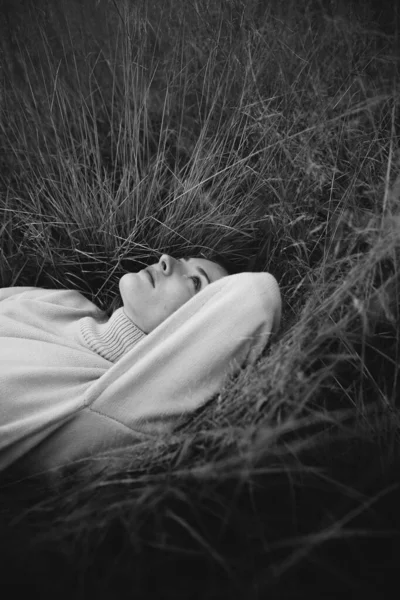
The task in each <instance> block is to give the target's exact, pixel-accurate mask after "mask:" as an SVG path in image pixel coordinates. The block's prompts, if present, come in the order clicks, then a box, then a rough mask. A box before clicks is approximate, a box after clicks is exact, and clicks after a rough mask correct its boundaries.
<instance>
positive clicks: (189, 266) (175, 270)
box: [119, 254, 228, 333]
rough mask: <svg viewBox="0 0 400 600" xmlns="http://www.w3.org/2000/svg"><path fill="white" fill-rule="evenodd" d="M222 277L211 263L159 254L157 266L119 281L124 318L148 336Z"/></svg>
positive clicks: (219, 271)
mask: <svg viewBox="0 0 400 600" xmlns="http://www.w3.org/2000/svg"><path fill="white" fill-rule="evenodd" d="M226 275H228V273H227V271H226V270H225V269H224V268H223V267H221V266H220V265H219V264H217V263H215V262H212V261H211V260H206V259H205V258H180V259H176V258H172V256H169V255H168V254H163V255H162V256H161V258H160V260H159V261H158V263H156V264H154V265H151V266H150V267H146V268H145V269H142V270H141V271H139V272H138V273H126V274H125V275H123V276H122V277H121V279H120V281H119V290H120V293H121V298H122V302H123V305H124V311H125V314H126V316H127V317H129V319H131V320H132V321H133V322H134V323H135V325H137V327H139V328H140V329H141V330H142V331H143V332H144V333H150V331H153V329H155V328H156V327H157V326H158V325H160V323H162V322H163V321H164V320H165V319H166V318H167V317H169V315H172V313H173V312H175V311H176V310H177V309H178V308H179V307H180V306H182V305H183V304H185V302H187V301H188V300H190V298H192V297H193V296H194V295H195V294H197V293H198V292H199V291H200V290H203V289H204V288H205V287H206V286H207V285H209V284H210V283H212V282H213V281H216V280H217V279H221V277H225V276H226Z"/></svg>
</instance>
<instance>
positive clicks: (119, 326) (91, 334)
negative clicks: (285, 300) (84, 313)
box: [80, 306, 146, 363]
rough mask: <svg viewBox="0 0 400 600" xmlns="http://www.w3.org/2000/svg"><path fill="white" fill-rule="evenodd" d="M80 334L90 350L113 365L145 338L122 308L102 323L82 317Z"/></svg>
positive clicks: (91, 318)
mask: <svg viewBox="0 0 400 600" xmlns="http://www.w3.org/2000/svg"><path fill="white" fill-rule="evenodd" d="M80 332H81V335H82V338H83V340H84V342H85V345H86V346H87V347H88V348H89V349H90V350H92V351H93V352H97V354H99V355H100V356H102V357H103V358H106V359H107V360H109V361H111V362H114V363H115V362H117V361H118V360H119V359H120V358H121V357H122V356H123V355H124V354H126V353H127V352H128V351H129V350H130V349H131V348H133V346H135V345H136V344H137V343H138V342H139V341H140V340H141V339H143V338H144V337H145V336H146V334H145V333H144V332H143V331H142V330H141V329H139V327H137V326H136V325H135V324H134V322H133V321H131V319H129V318H128V317H127V316H126V314H125V311H124V307H123V306H122V307H121V308H118V309H117V310H115V311H114V312H113V314H112V315H111V317H110V318H109V319H108V320H107V321H106V322H104V323H101V322H99V321H98V320H96V319H94V318H93V317H84V318H83V319H81V323H80Z"/></svg>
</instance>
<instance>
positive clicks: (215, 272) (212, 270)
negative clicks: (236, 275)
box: [188, 257, 228, 279]
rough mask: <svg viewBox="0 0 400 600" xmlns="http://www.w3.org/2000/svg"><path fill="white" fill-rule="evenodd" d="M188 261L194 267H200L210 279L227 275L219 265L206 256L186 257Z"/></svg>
mask: <svg viewBox="0 0 400 600" xmlns="http://www.w3.org/2000/svg"><path fill="white" fill-rule="evenodd" d="M188 263H189V265H192V266H194V267H202V268H203V269H204V270H205V271H206V273H207V275H208V276H209V277H210V278H211V279H220V277H225V276H226V275H228V272H227V271H226V270H225V269H224V268H223V267H222V266H221V265H219V264H218V263H215V262H213V261H211V260H207V259H206V258H196V257H193V258H188Z"/></svg>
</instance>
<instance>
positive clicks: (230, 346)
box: [0, 273, 281, 472]
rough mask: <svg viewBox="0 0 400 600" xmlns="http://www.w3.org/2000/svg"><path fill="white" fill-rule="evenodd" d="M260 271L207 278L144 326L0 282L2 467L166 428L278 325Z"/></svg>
mask: <svg viewBox="0 0 400 600" xmlns="http://www.w3.org/2000/svg"><path fill="white" fill-rule="evenodd" d="M280 318H281V297H280V292H279V286H278V284H277V282H276V280H275V278H274V277H273V276H272V275H271V274H269V273H239V274H236V275H230V276H228V277H224V278H222V279H219V280H217V281H216V282H214V283H212V284H210V285H208V286H207V287H206V288H205V289H204V290H202V291H201V292H199V293H198V294H196V295H195V296H194V297H193V298H191V299H190V300H189V301H188V302H186V303H185V304H184V305H183V306H182V307H181V308H179V309H178V310H177V311H176V312H175V313H173V314H172V315H171V316H170V317H168V318H167V319H166V320H165V321H164V322H163V323H161V325H159V326H158V327H157V328H156V329H155V330H154V331H152V332H151V333H149V334H148V335H145V334H144V333H143V332H142V331H141V330H140V329H138V328H137V327H136V325H134V323H132V321H131V320H130V319H128V318H127V317H126V315H125V313H124V310H123V308H120V309H118V310H117V311H115V312H114V314H113V315H112V316H111V317H110V318H107V316H106V315H105V313H104V312H103V311H101V310H100V309H99V308H98V307H96V306H95V305H94V304H93V303H92V302H90V301H89V300H87V299H86V298H85V297H84V296H83V295H82V294H80V293H79V292H77V291H72V290H49V289H42V288H34V287H13V288H2V289H0V470H1V469H4V468H6V467H7V466H9V465H11V464H12V463H13V462H15V461H16V460H17V459H19V458H21V457H23V459H24V462H25V463H26V465H28V468H29V470H30V471H31V472H37V471H42V470H47V469H49V468H52V467H57V466H61V465H64V464H66V463H69V462H71V461H74V460H77V459H80V458H84V457H87V456H89V455H93V454H94V453H98V452H102V451H105V450H110V449H114V448H120V447H123V446H127V445H133V444H135V443H138V442H140V441H142V440H145V439H148V437H149V436H155V435H157V434H158V433H160V432H168V431H172V429H173V427H174V426H175V425H176V423H177V420H178V418H179V416H180V415H184V414H188V413H190V412H192V411H194V410H195V409H197V408H198V407H199V406H201V405H202V404H204V403H205V402H206V401H207V400H209V399H210V398H211V397H213V396H214V395H215V394H216V393H217V392H218V390H219V389H220V387H221V385H222V384H223V382H224V380H225V378H226V377H227V376H228V375H229V374H231V373H233V372H236V371H237V370H238V369H239V368H240V367H241V366H242V365H243V363H244V362H245V361H250V362H253V361H254V360H255V359H256V358H257V356H259V354H260V352H261V351H262V350H263V348H264V347H265V345H266V343H267V342H268V340H269V336H270V334H271V333H275V332H276V331H277V330H278V327H279V324H280Z"/></svg>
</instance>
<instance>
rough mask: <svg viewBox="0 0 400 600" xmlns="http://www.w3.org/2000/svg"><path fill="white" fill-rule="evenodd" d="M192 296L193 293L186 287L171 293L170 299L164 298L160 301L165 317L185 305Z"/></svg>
mask: <svg viewBox="0 0 400 600" xmlns="http://www.w3.org/2000/svg"><path fill="white" fill-rule="evenodd" d="M190 298H191V295H190V293H189V292H188V290H186V289H183V290H177V291H175V293H174V294H171V296H170V298H169V299H165V298H163V300H162V301H161V303H160V311H161V312H162V313H163V316H164V318H165V319H166V318H167V317H169V316H170V315H172V313H174V312H175V311H176V310H178V308H180V307H181V306H183V305H184V304H185V303H186V302H187V301H188V300H190Z"/></svg>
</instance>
